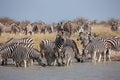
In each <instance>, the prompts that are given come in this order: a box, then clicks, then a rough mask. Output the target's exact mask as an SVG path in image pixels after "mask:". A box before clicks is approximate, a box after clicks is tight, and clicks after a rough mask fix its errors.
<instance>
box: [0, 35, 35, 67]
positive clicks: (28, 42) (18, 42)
mask: <svg viewBox="0 0 120 80" xmlns="http://www.w3.org/2000/svg"><path fill="white" fill-rule="evenodd" d="M15 45H20V46H24V47H29V48H33V46H34V42H33V39H31V38H28V37H26V38H22V39H13V38H11V39H10V40H8V41H7V42H5V43H3V44H2V43H1V44H0V52H1V50H2V49H5V48H6V49H5V50H6V51H7V52H8V53H6V54H9V53H11V51H13V50H9V47H10V46H15ZM1 53H2V52H1ZM6 57H7V55H6ZM8 57H9V56H8ZM4 61H5V62H4ZM4 63H5V64H7V59H6V60H3V61H2V64H3V65H4Z"/></svg>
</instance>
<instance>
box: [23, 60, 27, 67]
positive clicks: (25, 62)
mask: <svg viewBox="0 0 120 80" xmlns="http://www.w3.org/2000/svg"><path fill="white" fill-rule="evenodd" d="M26 67H27V61H26V60H24V68H26Z"/></svg>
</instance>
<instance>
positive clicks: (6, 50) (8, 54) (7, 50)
mask: <svg viewBox="0 0 120 80" xmlns="http://www.w3.org/2000/svg"><path fill="white" fill-rule="evenodd" d="M15 47H16V46H15V45H8V44H2V45H0V48H1V50H0V56H1V62H2V65H4V64H5V65H7V59H8V58H10V59H12V56H13V55H12V52H13V50H14V49H15Z"/></svg>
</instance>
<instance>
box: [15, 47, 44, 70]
mask: <svg viewBox="0 0 120 80" xmlns="http://www.w3.org/2000/svg"><path fill="white" fill-rule="evenodd" d="M13 59H14V60H15V63H16V66H21V64H22V63H24V67H25V68H26V67H27V65H28V62H29V61H30V60H31V59H35V60H37V62H38V63H39V64H40V65H42V66H43V64H42V63H41V54H40V53H39V51H37V50H35V49H31V48H28V47H23V46H16V48H15V49H14V51H13Z"/></svg>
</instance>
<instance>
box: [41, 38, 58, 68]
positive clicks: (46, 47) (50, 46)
mask: <svg viewBox="0 0 120 80" xmlns="http://www.w3.org/2000/svg"><path fill="white" fill-rule="evenodd" d="M39 47H40V53H41V54H42V56H43V57H44V58H45V59H46V62H47V65H48V66H51V65H54V66H55V65H56V57H55V49H54V48H55V43H54V41H51V40H48V39H45V40H42V41H41V42H40V44H39Z"/></svg>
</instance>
